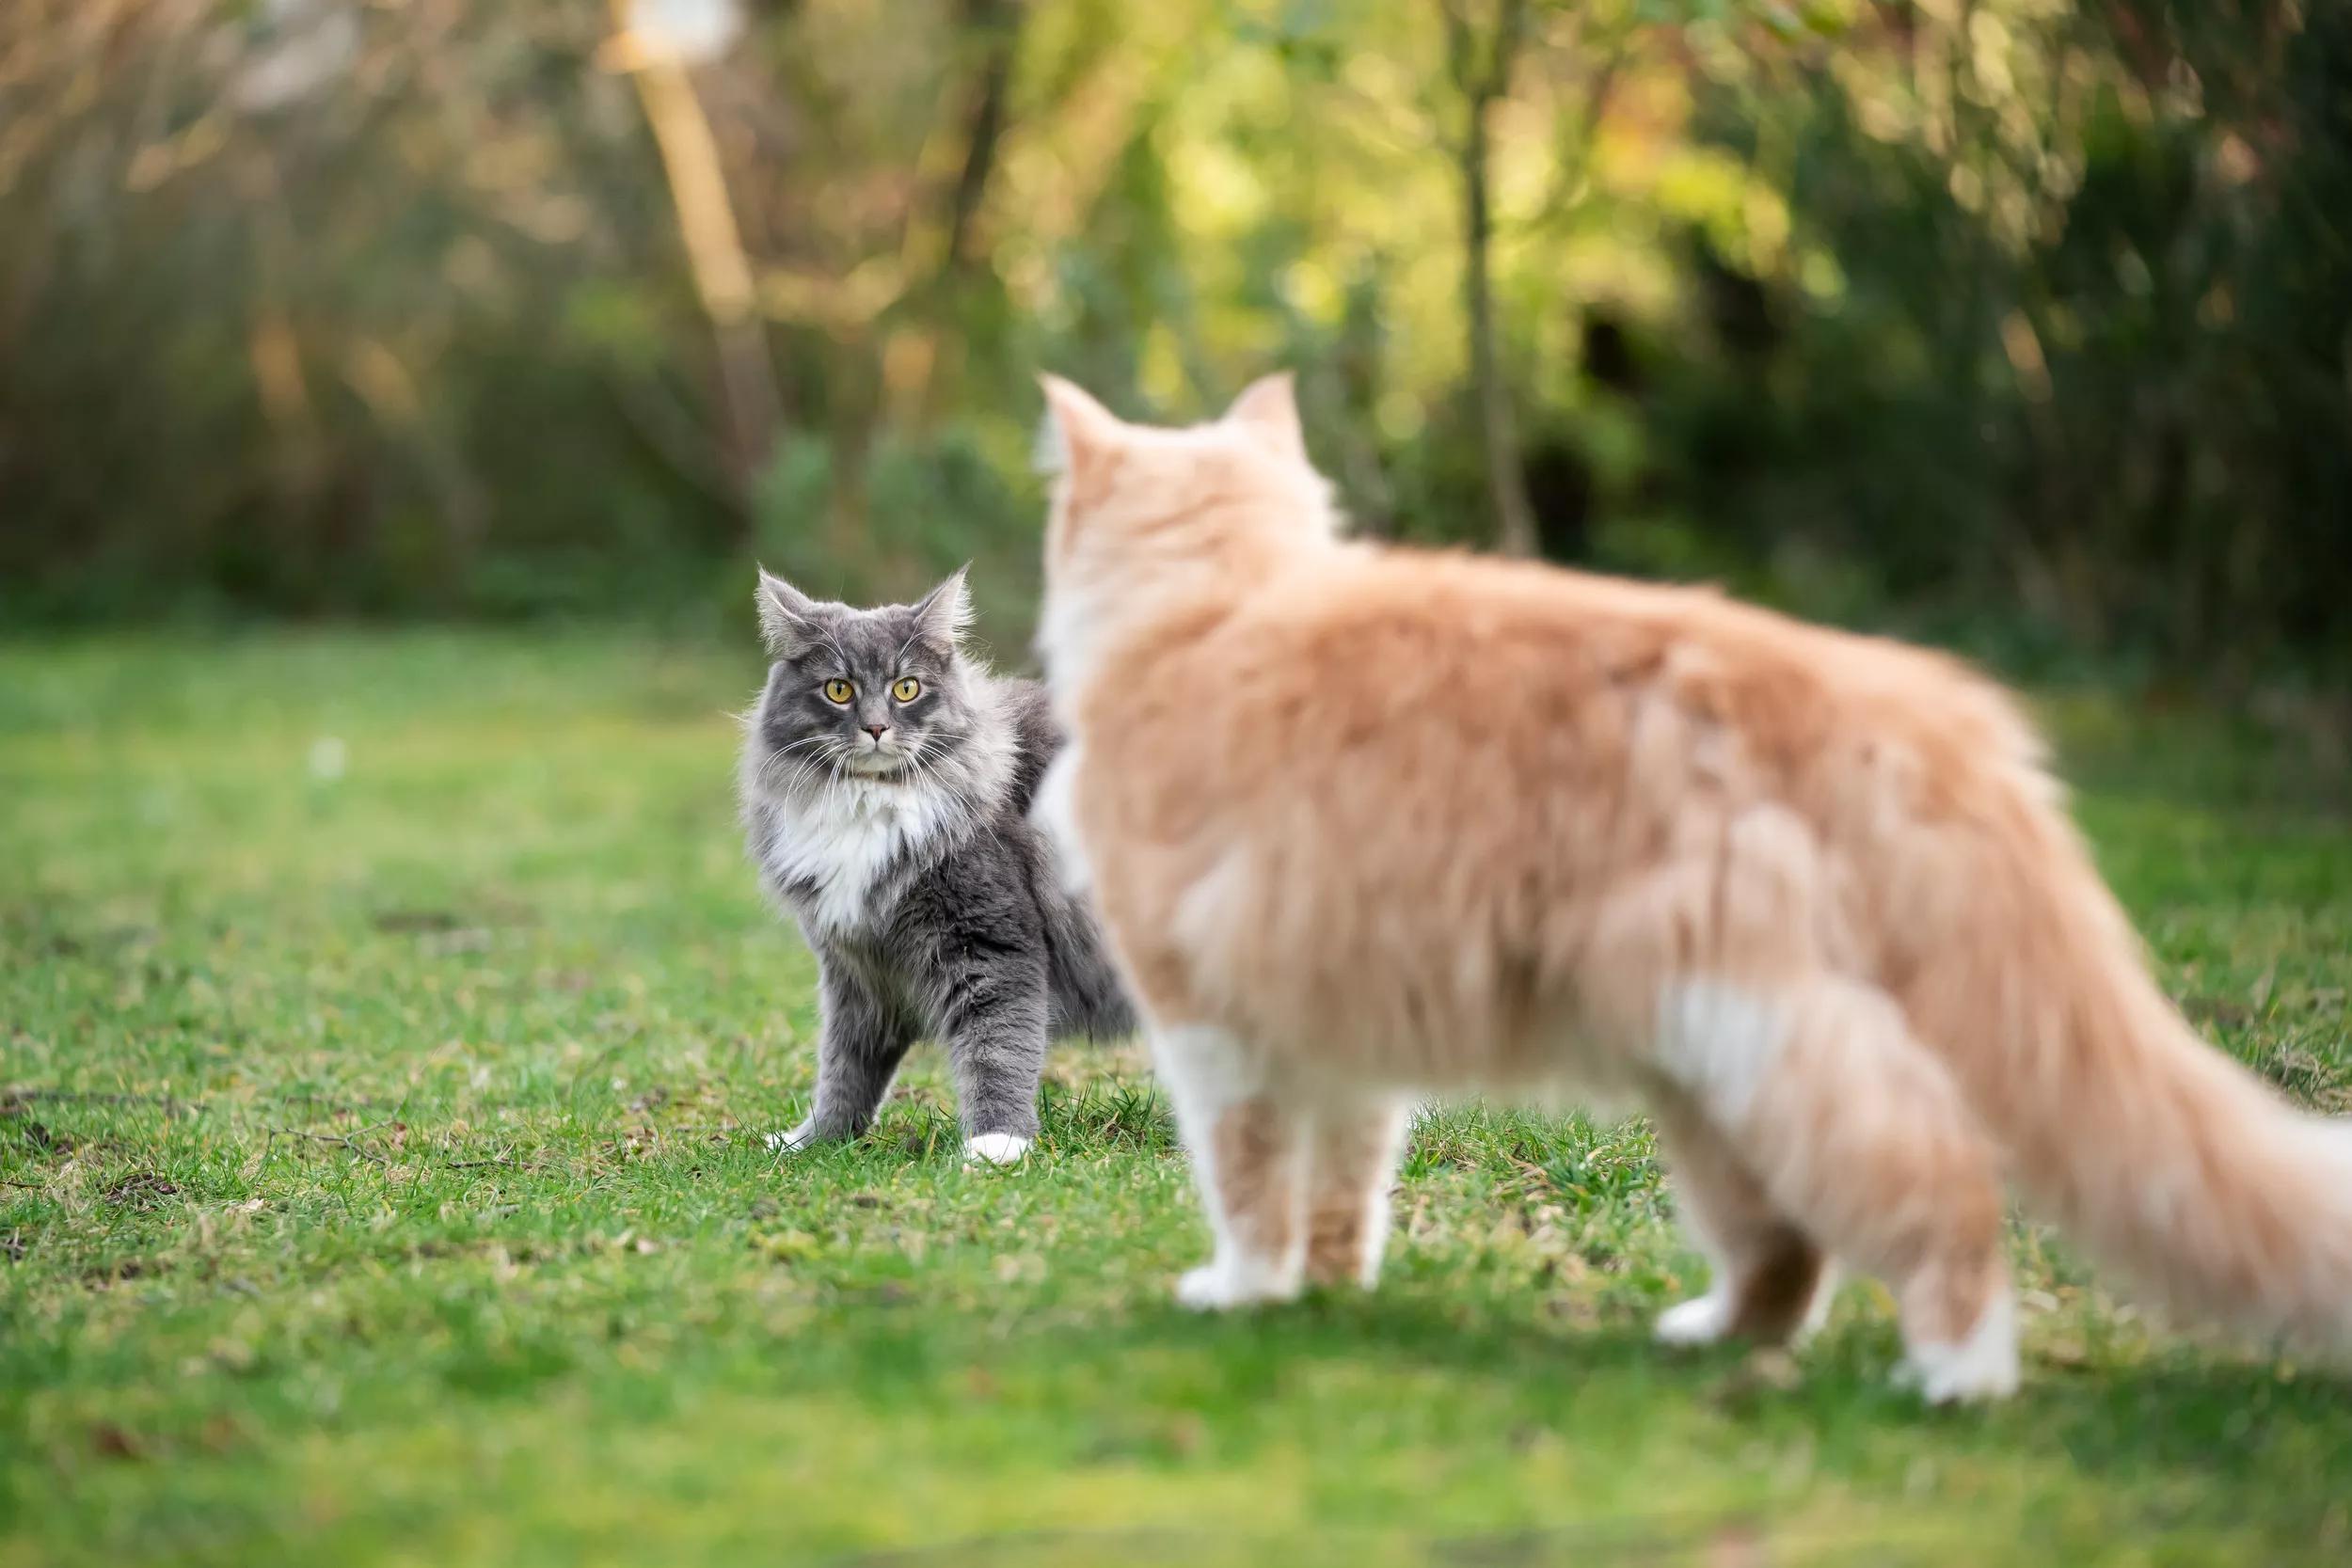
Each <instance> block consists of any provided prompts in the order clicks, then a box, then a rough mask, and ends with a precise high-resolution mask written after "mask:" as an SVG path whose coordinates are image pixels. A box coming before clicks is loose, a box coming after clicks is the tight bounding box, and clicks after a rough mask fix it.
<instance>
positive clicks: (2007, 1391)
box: [1897, 1292, 2017, 1404]
mask: <svg viewBox="0 0 2352 1568" xmlns="http://www.w3.org/2000/svg"><path fill="white" fill-rule="evenodd" d="M1897 1380H1898V1381H1899V1382H1900V1383H1902V1384H1905V1385H1907V1386H1912V1387H1915V1388H1917V1389H1918V1390H1919V1397H1920V1398H1921V1399H1923V1400H1925V1401H1927V1402H1929V1403H1930V1404H1951V1403H1953V1402H1974V1401H1979V1400H1999V1399H2007V1398H2008V1397H2009V1396H2010V1395H2011V1394H2014V1393H2015V1392H2017V1305H2016V1303H2015V1302H2013V1301H2011V1300H2010V1297H2009V1295H2008V1294H2007V1293H2006V1292H2004V1293H2002V1294H2001V1295H1998V1296H1995V1297H1994V1299H1993V1303H1992V1305H1990V1306H1989V1307H1986V1308H1985V1309H1984V1315H1983V1316H1982V1317H1980V1318H1979V1319H1978V1320H1977V1326H1976V1327H1975V1328H1973V1329H1971V1330H1970V1331H1969V1334H1968V1338H1965V1339H1963V1340H1962V1341H1961V1342H1960V1343H1959V1344H1957V1345H1914V1346H1912V1347H1911V1354H1910V1355H1909V1356H1908V1357H1907V1358H1906V1360H1905V1361H1904V1364H1903V1367H1902V1370H1901V1371H1900V1372H1899V1373H1898V1374H1897Z"/></svg>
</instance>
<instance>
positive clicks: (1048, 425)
mask: <svg viewBox="0 0 2352 1568" xmlns="http://www.w3.org/2000/svg"><path fill="white" fill-rule="evenodd" d="M1037 379H1038V384H1039V385H1040V386H1041V387H1042V388H1045V422H1044V424H1043V425H1041V427H1040V428H1039V430H1038V433H1037V467H1038V471H1039V472H1040V473H1042V474H1047V475H1050V476H1052V477H1054V478H1056V479H1067V480H1069V481H1070V482H1071V483H1072V484H1073V485H1083V483H1084V482H1085V481H1086V480H1087V479H1088V478H1089V477H1090V476H1092V475H1093V474H1096V473H1099V472H1100V471H1101V469H1102V467H1103V465H1104V461H1105V460H1106V459H1107V457H1108V455H1109V453H1110V451H1111V449H1112V447H1113V446H1114V445H1115V444H1116V443H1117V441H1118V439H1119V433H1120V428H1121V426H1120V421H1119V416H1118V415H1116V414H1114V413H1112V412H1111V411H1110V410H1109V409H1107V408H1105V407H1104V406H1103V405H1102V404H1100V403H1097V402H1096V401H1095V400H1094V399H1093V397H1092V396H1091V395H1089V393H1088V392H1087V391H1086V390H1085V389H1084V388H1080V387H1079V386H1078V385H1077V384H1076V383H1075V382H1072V381H1064V380H1063V379H1062V378H1061V377H1060V376H1057V375H1041V376H1039V377H1038V378H1037Z"/></svg>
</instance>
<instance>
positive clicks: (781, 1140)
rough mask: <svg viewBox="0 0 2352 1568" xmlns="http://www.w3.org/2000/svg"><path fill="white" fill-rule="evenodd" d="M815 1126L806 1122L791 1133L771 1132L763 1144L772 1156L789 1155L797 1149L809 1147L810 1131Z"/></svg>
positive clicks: (763, 1140)
mask: <svg viewBox="0 0 2352 1568" xmlns="http://www.w3.org/2000/svg"><path fill="white" fill-rule="evenodd" d="M814 1125H815V1123H814V1122H808V1121H804V1122H803V1123H801V1125H800V1126H798V1127H795V1128H793V1129H792V1130H791V1131H789V1132H771V1133H769V1134H768V1136H767V1137H765V1138H764V1139H762V1140H761V1142H763V1143H765V1144H766V1145H767V1146H768V1152H769V1153H771V1154H789V1153H791V1152H792V1151H793V1150H794V1149H796V1148H807V1147H808V1143H809V1136H808V1134H809V1129H810V1128H811V1127H812V1126H814Z"/></svg>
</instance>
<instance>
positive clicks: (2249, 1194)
mask: <svg viewBox="0 0 2352 1568" xmlns="http://www.w3.org/2000/svg"><path fill="white" fill-rule="evenodd" d="M2035 826H2036V827H2038V828H2039V829H2040V830H2041V832H2039V833H2038V834H2036V835H2035V837H2037V838H2039V839H2040V840H2041V843H2040V845H2039V846H2038V849H2039V852H2038V853H2037V854H2036V855H2035V856H2034V863H2032V864H2029V865H2020V866H2018V867H2017V868H2016V870H2017V873H2018V884H2017V885H2018V891H2019V892H2020V893H2023V894H2025V895H2026V896H2025V898H2024V899H2023V900H2022V901H2021V904H2022V907H2015V906H2013V907H2012V908H2013V910H2014V912H2016V913H2018V914H2020V915H2022V916H2023V917H2024V918H2022V919H2020V920H2018V921H2017V923H2016V924H2015V925H2014V926H2013V927H2011V928H2010V929H2009V930H2007V931H2006V932H2002V933H1998V934H1995V935H1994V941H1995V942H1997V943H1998V947H1999V949H2000V950H2001V951H2003V952H2005V953H2006V954H2007V955H2008V964H2007V965H2006V966H2004V967H2007V968H2009V969H2010V974H2002V973H2000V972H1999V969H1998V968H1995V969H1994V970H1991V971H1989V972H1985V973H1980V974H1977V975H1975V976H1973V984H1974V986H1975V987H1976V988H1977V995H1978V996H1979V998H1980V999H1981V998H1984V997H2000V996H2003V995H2007V996H2010V997H2013V998H2014V1001H2013V1002H2012V1003H2011V1004H2010V1006H2008V1007H2007V1008H1987V1009H1984V1010H1983V1011H1982V1012H1980V1013H1979V1016H1977V1017H1974V1018H1971V1017H1968V1016H1966V1009H1965V1007H1964V1005H1962V1006H1956V1007H1953V1008H1950V1009H1947V1010H1950V1011H1953V1012H1955V1013H1956V1014H1957V1015H1958V1016H1954V1017H1952V1018H1951V1019H1950V1020H1949V1022H1947V1023H1946V1024H1944V1026H1943V1027H1944V1030H1945V1037H1946V1038H1967V1037H1975V1038H1977V1039H1979V1040H1981V1042H1982V1044H1981V1045H1980V1046H1979V1048H1978V1050H1979V1051H1980V1052H1981V1054H1980V1055H1975V1056H1973V1057H1972V1056H1971V1055H1968V1054H1962V1055H1959V1056H1958V1057H1957V1059H1956V1062H1955V1065H1956V1066H1958V1067H1959V1068H1961V1069H1962V1075H1963V1079H1964V1080H1965V1081H1966V1082H1967V1083H1968V1085H1969V1088H1970V1090H1971V1094H1972V1098H1974V1099H1975V1100H1977V1101H1979V1109H1980V1112H1981V1113H1982V1114H1984V1115H1985V1117H1986V1119H1987V1121H1988V1122H1989V1123H1990V1125H1991V1126H1992V1128H1993V1131H1994V1133H1995V1135H1996V1136H1997V1137H1999V1138H2000V1139H2001V1140H2002V1141H2003V1142H2005V1143H2006V1144H2007V1145H2008V1146H2009V1148H2010V1157H2011V1159H2012V1160H2013V1161H2014V1168H2015V1175H2016V1179H2017V1180H2018V1183H2019V1185H2020V1186H2021V1187H2022V1188H2023V1189H2024V1191H2025V1193H2026V1196H2027V1197H2028V1198H2029V1199H2030V1200H2031V1202H2032V1205H2033V1207H2035V1208H2036V1209H2037V1210H2038V1211H2040V1212H2045V1213H2046V1214H2047V1215H2048V1217H2049V1218H2051V1219H2052V1220H2054V1221H2055V1222H2057V1223H2058V1225H2059V1227H2061V1228H2062V1229H2064V1230H2065V1231H2066V1232H2067V1233H2069V1234H2070V1235H2072V1236H2073V1237H2074V1239H2075V1240H2077V1241H2078V1242H2080V1243H2082V1244H2083V1245H2084V1246H2085V1247H2086V1248H2087V1249H2088V1250H2090V1252H2091V1253H2092V1254H2094V1255H2095V1256H2097V1257H2099V1258H2101V1259H2104V1260H2106V1261H2108V1262H2110V1263H2112V1264H2113V1265H2114V1266H2115V1267H2117V1268H2119V1269H2121V1270H2122V1271H2124V1272H2125V1273H2126V1274H2127V1275H2130V1276H2131V1277H2132V1278H2134V1279H2135V1280H2137V1282H2139V1283H2140V1284H2141V1285H2142V1286H2143V1287H2144V1288H2145V1289H2146V1290H2148V1291H2152V1292H2153V1293H2155V1294H2156V1295H2158V1296H2160V1297H2161V1298H2162V1300H2163V1301H2164V1302H2165V1303H2167V1304H2168V1305H2170V1306H2172V1307H2176V1308H2178V1309H2180V1310H2181V1311H2183V1312H2184V1313H2190V1314H2195V1315H2198V1316H2201V1317H2210V1318H2216V1319H2219V1320H2222V1321H2225V1322H2229V1323H2234V1324H2236V1325H2238V1326H2240V1327H2241V1328H2244V1329H2247V1330H2249V1331H2252V1332H2255V1333H2259V1334H2276V1335H2283V1336H2286V1337H2289V1338H2294V1339H2296V1340H2299V1341H2301V1342H2303V1343H2306V1344H2309V1345H2314V1346H2320V1347H2328V1348H2332V1349H2333V1350H2335V1351H2336V1352H2338V1353H2352V1124H2347V1123H2344V1122H2331V1121H2328V1120H2326V1119H2323V1118H2321V1117H2314V1116H2311V1115H2308V1114H2306V1113H2303V1112H2301V1111H2298V1110H2296V1109H2295V1108H2294V1107H2293V1106H2291V1105H2289V1104H2288V1103H2286V1102H2285V1101H2282V1100H2281V1099H2280V1097H2279V1096H2278V1095H2277V1094H2276V1093H2275V1092H2273V1091H2272V1090H2271V1089H2270V1088H2269V1087H2268V1086H2266V1085H2264V1084H2263V1083H2262V1082H2261V1081H2260V1080H2259V1079H2257V1078H2256V1077H2255V1076H2254V1075H2253V1074H2252V1073H2251V1072H2249V1070H2248V1069H2245V1068H2244V1067H2242V1066H2240V1065H2239V1064H2238V1063H2237V1062H2235V1061H2233V1060H2232V1059H2231V1058H2229V1057H2227V1056H2225V1055H2223V1054H2222V1053H2219V1052H2217V1051H2216V1050H2214V1049H2213V1048H2212V1047H2211V1046H2210V1045H2208V1044H2206V1042H2205V1041H2204V1040H2203V1039H2201V1037H2199V1036H2198V1035H2197V1034H2196V1032H2195V1031H2194V1030H2193V1029H2192V1028H2191V1027H2190V1026H2189V1024H2188V1022H2187V1021H2186V1020H2185V1019H2183V1018H2182V1017H2181V1015H2180V1013H2179V1012H2178V1011H2177V1010H2176V1009H2175V1008H2174V1007H2173V1006H2172V1005H2171V1003H2170V1002H2169V1001H2168V1000H2167V999H2166V997H2165V996H2164V993H2163V992H2162V991H2161V990H2159V989H2158V988H2157V986H2156V984H2155V982H2154V981H2153V979H2152V978H2151V977H2150V975H2149V974H2148V971H2147V968H2146V966H2145V962H2144V959H2143V958H2142V956H2141V953H2140V949H2139V944H2138V942H2137V940H2136V939H2135V938H2134V936H2133V934H2132V932H2131V929H2130V927H2129V926H2128V925H2127V924H2126V922H2125V920H2124V917H2123V914H2122V911H2121V910H2120V909H2118V908H2117V906H2116V903H2115V900H2114V899H2113V897H2112V896H2111V895H2109V894H2108V892H2107V890H2106V887H2105V885H2104V884H2102V883H2101V881H2100V880H2099V879H2098V877H2097V875H2096V873H2095V872H2094V871H2093V870H2092V869H2091V866H2090V862H2089V859H2088V857H2087V856H2086V855H2085V853H2084V852H2083V850H2082V849H2081V847H2080V846H2079V845H2078V844H2076V843H2075V842H2074V835H2073V833H2072V832H2070V831H2068V830H2067V829H2066V827H2065V825H2064V824H2063V823H2062V822H2059V821H2058V820H2056V818H2055V813H2054V812H2051V813H2046V814H2043V819H2042V821H2040V822H2038V823H2037V824H2035ZM2037 891H2038V893H2039V896H2038V897H2037V896H2035V895H2034V894H2035V893H2036V892H2037ZM1960 995H1961V993H1955V994H1954V997H1953V1000H1954V1002H1955V1003H1959V1002H1960ZM2004 1013H2006V1015H2007V1016H2002V1015H2003V1014H2004ZM1929 1027H1930V1028H1931V1029H1933V1028H1935V1027H1936V1026H1935V1025H1934V1024H1932V1023H1931V1024H1930V1025H1929Z"/></svg>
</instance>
